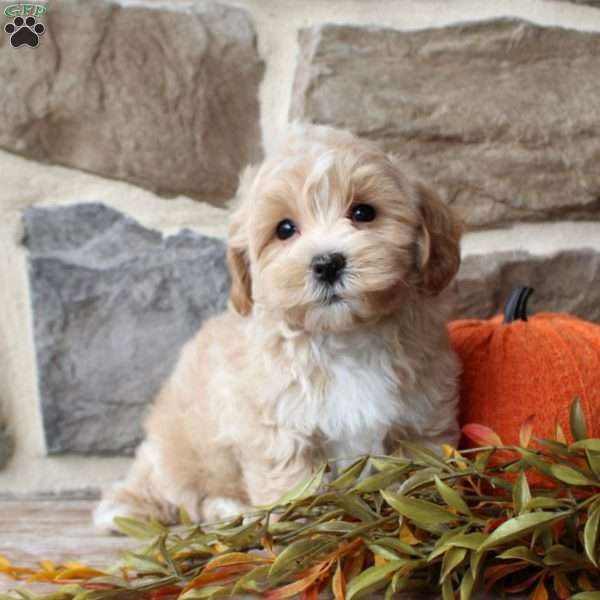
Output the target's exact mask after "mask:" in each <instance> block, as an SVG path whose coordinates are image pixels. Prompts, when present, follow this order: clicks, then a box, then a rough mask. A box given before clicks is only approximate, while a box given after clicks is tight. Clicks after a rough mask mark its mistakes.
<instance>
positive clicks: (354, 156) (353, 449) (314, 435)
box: [95, 124, 460, 528]
mask: <svg viewBox="0 0 600 600" xmlns="http://www.w3.org/2000/svg"><path fill="white" fill-rule="evenodd" d="M238 196H239V200H238V204H237V207H236V208H235V210H234V212H233V215H232V217H231V225H230V236H229V246H228V249H227V258H228V264H229V268H230V271H231V277H232V288H231V297H230V310H228V311H227V312H225V313H224V314H222V315H220V316H218V317H215V318H213V319H211V320H209V321H207V322H206V323H205V324H204V325H203V326H202V328H201V329H200V331H199V332H198V333H197V335H196V337H195V338H193V339H192V340H191V341H190V342H188V343H187V344H186V346H185V347H184V348H183V350H182V352H181V356H180V358H179V362H178V364H177V366H176V368H175V370H174V372H173V374H172V375H171V377H170V378H169V380H168V381H167V382H166V384H165V385H164V387H163V389H162V391H161V392H160V395H159V396H158V398H157V400H156V402H155V404H154V406H153V408H152V410H151V413H150V416H149V418H148V420H147V423H146V431H147V437H146V440H145V441H144V442H143V443H142V445H141V446H140V448H139V450H138V453H137V457H136V459H135V463H134V465H133V467H132V469H131V472H130V473H129V475H128V477H127V479H126V480H125V482H123V483H121V484H118V485H117V486H115V487H114V488H113V489H112V490H110V491H109V492H108V494H106V495H105V497H104V499H103V500H102V502H101V503H100V505H99V506H98V508H97V510H96V513H95V520H96V523H97V525H98V526H100V527H108V528H110V526H111V524H112V519H113V517H114V516H115V515H133V516H144V515H149V514H154V515H155V516H156V517H158V518H159V519H161V520H163V521H166V522H169V521H173V520H175V519H176V515H177V510H176V507H177V506H183V507H184V508H185V509H186V510H187V512H188V513H189V514H190V515H191V516H192V518H194V519H206V520H214V519H217V518H221V517H224V516H228V515H230V514H232V513H237V512H239V511H241V510H242V509H243V508H244V507H245V506H247V505H248V504H265V503H270V502H272V501H274V500H276V499H277V498H278V497H280V496H281V495H282V494H283V493H284V492H286V491H287V490H289V489H290V488H291V487H292V486H294V485H295V484H297V483H298V482H299V481H300V480H302V479H303V478H305V477H307V476H308V475H309V474H310V472H311V470H312V469H313V468H314V467H315V466H316V465H317V464H319V463H320V462H321V461H323V460H325V459H330V460H332V461H335V463H334V464H337V465H338V466H340V465H341V466H344V465H345V464H347V462H348V461H351V460H352V459H354V458H356V457H357V456H359V455H362V454H366V453H375V454H381V453H383V452H387V451H389V450H391V449H393V448H394V445H395V443H396V442H397V441H399V440H412V441H415V442H419V443H421V444H427V445H428V446H430V447H432V448H438V449H439V446H440V444H442V443H450V444H455V443H456V442H457V438H458V426H457V422H456V406H457V376H458V372H459V365H458V361H457V359H456V357H455V355H454V354H453V353H452V351H451V349H450V346H449V343H448V338H447V333H446V327H445V322H446V318H447V314H448V302H447V300H446V299H445V298H444V297H443V294H441V295H440V292H442V290H444V288H446V286H447V285H448V283H449V282H450V280H451V279H452V278H453V276H454V275H455V273H456V271H457V269H458V266H459V263H460V254H459V238H460V225H459V223H458V222H457V221H456V220H455V219H454V217H453V216H452V214H451V212H450V210H449V209H448V208H447V207H446V206H445V205H444V204H443V203H442V202H441V201H440V200H439V199H438V198H437V196H436V195H435V194H433V193H432V192H431V191H430V190H428V189H427V188H426V187H424V186H423V185H422V184H420V183H416V182H414V181H411V180H410V179H409V178H408V177H407V176H406V174H405V173H404V172H403V170H402V166H401V165H399V164H397V163H396V161H395V160H394V159H393V158H391V157H389V156H388V155H386V154H385V153H384V152H383V151H382V150H381V149H380V148H379V147H378V146H376V145H375V144H373V143H371V142H368V141H365V140H361V139H358V138H356V137H355V136H353V135H352V134H350V133H347V132H344V131H339V130H335V129H332V128H329V127H318V126H311V125H302V124H295V125H292V126H291V127H290V129H289V131H288V133H287V135H286V137H285V139H284V140H283V142H282V143H281V145H280V146H279V148H278V149H277V150H276V151H275V152H273V153H272V154H270V155H269V156H268V157H267V158H266V159H265V161H264V162H263V163H262V164H261V165H260V166H258V167H252V168H249V169H247V170H246V172H245V173H244V175H243V177H242V180H241V184H240V189H239V193H238Z"/></svg>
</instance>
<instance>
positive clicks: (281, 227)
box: [275, 219, 297, 240]
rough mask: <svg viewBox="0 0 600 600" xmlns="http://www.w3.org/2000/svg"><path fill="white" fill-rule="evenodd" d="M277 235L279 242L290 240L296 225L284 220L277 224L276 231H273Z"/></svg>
mask: <svg viewBox="0 0 600 600" xmlns="http://www.w3.org/2000/svg"><path fill="white" fill-rule="evenodd" d="M275 231H276V233H277V237H278V238H279V239H280V240H287V239H288V238H291V237H292V236H293V235H294V234H295V233H296V231H297V228H296V224H295V223H294V221H292V220H291V219H284V220H283V221H279V223H278V224H277V229H276V230H275Z"/></svg>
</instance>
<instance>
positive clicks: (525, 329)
mask: <svg viewBox="0 0 600 600" xmlns="http://www.w3.org/2000/svg"><path fill="white" fill-rule="evenodd" d="M532 292H533V290H532V289H531V288H517V289H515V290H513V292H512V294H511V296H510V298H509V300H508V302H507V304H506V308H505V311H504V315H503V316H502V315H499V316H497V317H494V318H492V319H489V320H463V321H454V322H452V323H450V325H449V330H450V339H451V341H452V345H453V347H454V349H455V350H456V352H457V353H458V355H459V356H460V358H461V360H462V363H463V373H462V378H461V404H460V421H461V425H463V424H465V423H479V424H482V425H486V426H487V427H490V428H491V429H493V430H494V431H495V432H496V433H498V434H499V436H500V437H501V438H502V441H503V443H504V444H508V445H513V444H514V445H517V444H518V443H519V430H520V428H521V425H522V424H523V423H524V422H525V421H526V420H527V419H528V418H529V417H531V416H533V420H532V425H533V434H534V435H535V436H536V437H543V438H554V437H555V432H556V424H560V426H561V427H562V429H563V431H564V432H565V433H566V434H567V438H568V437H569V433H568V432H569V423H568V420H569V407H570V405H571V403H572V402H573V400H574V399H575V398H580V400H581V405H582V408H583V411H584V413H585V415H586V417H587V422H588V436H590V437H600V326H599V325H594V324H593V323H589V322H587V321H583V320H581V319H577V318H575V317H573V316H569V315H565V314H560V313H540V314H537V315H534V316H532V317H530V318H528V316H527V300H528V298H529V296H530V295H531V293H532ZM590 429H591V431H590Z"/></svg>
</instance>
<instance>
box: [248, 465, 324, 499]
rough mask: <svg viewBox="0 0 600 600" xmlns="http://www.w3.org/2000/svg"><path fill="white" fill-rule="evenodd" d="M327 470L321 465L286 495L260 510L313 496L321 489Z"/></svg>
mask: <svg viewBox="0 0 600 600" xmlns="http://www.w3.org/2000/svg"><path fill="white" fill-rule="evenodd" d="M327 468H328V467H327V465H326V464H324V465H321V467H320V468H319V469H318V470H317V471H316V472H315V473H314V474H313V475H312V476H311V477H309V478H308V479H306V480H305V481H302V482H301V483H299V484H298V485H297V486H295V487H293V488H292V489H291V490H290V491H289V492H288V493H287V494H285V495H284V496H282V497H281V498H280V499H279V500H277V502H275V503H274V504H272V505H270V506H268V507H260V508H273V507H275V506H281V505H283V504H288V503H289V502H292V501H293V500H301V499H304V498H307V497H309V496H313V495H314V494H315V493H316V492H317V491H318V490H319V488H320V487H321V485H322V483H323V477H324V476H325V472H326V471H327Z"/></svg>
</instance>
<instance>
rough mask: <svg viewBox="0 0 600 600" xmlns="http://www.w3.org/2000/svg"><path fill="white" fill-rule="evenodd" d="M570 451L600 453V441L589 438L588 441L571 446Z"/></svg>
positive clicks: (580, 441)
mask: <svg viewBox="0 0 600 600" xmlns="http://www.w3.org/2000/svg"><path fill="white" fill-rule="evenodd" d="M569 450H592V451H593V452H600V439H599V438H588V439H586V440H579V441H578V442H575V443H573V444H571V445H570V446H569Z"/></svg>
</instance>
